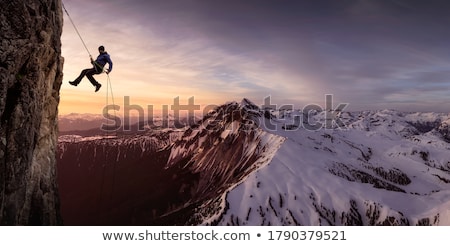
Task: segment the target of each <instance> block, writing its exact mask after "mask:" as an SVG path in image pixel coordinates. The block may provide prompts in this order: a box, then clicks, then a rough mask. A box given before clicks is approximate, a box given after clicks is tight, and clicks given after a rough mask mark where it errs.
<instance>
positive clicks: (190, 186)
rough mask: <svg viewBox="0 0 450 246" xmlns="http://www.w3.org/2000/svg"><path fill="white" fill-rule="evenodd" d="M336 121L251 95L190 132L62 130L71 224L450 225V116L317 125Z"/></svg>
mask: <svg viewBox="0 0 450 246" xmlns="http://www.w3.org/2000/svg"><path fill="white" fill-rule="evenodd" d="M329 113H330V112H328V113H327V112H325V111H317V112H312V113H311V112H310V113H309V114H308V115H306V114H305V112H301V111H299V110H269V109H261V108H260V107H258V106H256V105H255V104H253V103H252V102H250V101H249V100H247V99H244V100H243V101H242V102H241V103H237V102H231V103H227V104H224V105H222V106H220V107H218V108H217V109H216V110H214V111H212V112H210V113H209V114H208V115H206V116H204V117H203V118H202V119H200V120H198V121H196V123H195V124H192V125H190V126H186V127H185V128H182V129H175V128H162V127H160V128H159V127H153V128H146V130H145V131H133V132H132V133H128V134H124V133H123V132H115V133H105V132H99V131H98V132H95V131H92V130H90V131H79V134H74V132H68V133H67V134H61V136H60V137H59V144H58V155H57V157H58V181H59V189H60V196H61V211H62V215H63V219H64V223H65V224H67V225H450V155H449V154H448V153H450V152H449V151H450V128H449V126H450V114H442V113H404V112H398V111H394V110H381V111H362V112H339V114H332V115H333V116H334V117H339V120H340V121H341V122H342V123H343V124H344V125H345V127H344V128H343V127H339V126H338V125H332V127H321V128H317V129H315V130H308V129H306V128H307V127H306V128H305V124H309V123H311V122H313V123H317V124H324V122H326V120H327V119H328V118H327V117H328V116H329V115H330V114H329ZM69 118H70V117H68V118H66V117H62V118H60V122H62V121H64V122H65V123H64V124H74V122H81V121H78V119H76V117H74V118H72V119H69ZM305 118H307V122H305ZM84 120H86V121H90V122H95V121H96V120H97V119H96V118H95V117H93V119H89V120H88V117H84ZM64 124H63V125H61V123H60V129H61V128H62V129H72V128H69V127H66V126H65V125H64ZM75 124H78V123H75ZM80 124H82V123H80ZM85 125H86V126H87V125H88V124H87V123H85ZM72 126H73V125H72ZM79 130H83V129H81V128H80V129H79ZM85 130H86V129H85Z"/></svg>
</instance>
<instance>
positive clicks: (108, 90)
mask: <svg viewBox="0 0 450 246" xmlns="http://www.w3.org/2000/svg"><path fill="white" fill-rule="evenodd" d="M106 76H107V83H106V107H109V104H108V99H109V92H111V99H112V105H113V106H114V105H115V103H114V94H113V89H112V84H111V79H110V77H109V74H106ZM107 112H109V110H107ZM114 118H116V110H114ZM107 134H108V133H107ZM112 175H113V177H112V184H111V198H110V199H111V202H112V199H113V194H114V186H115V182H116V162H113V172H112Z"/></svg>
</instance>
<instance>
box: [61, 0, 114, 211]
mask: <svg viewBox="0 0 450 246" xmlns="http://www.w3.org/2000/svg"><path fill="white" fill-rule="evenodd" d="M61 3H62V7H63V9H64V11H65V12H66V14H67V16H68V17H69V20H70V22H71V23H72V26H73V28H74V29H75V31H76V33H77V35H78V37H79V38H80V40H81V43H83V46H84V48H85V49H86V51H87V53H88V54H89V57H90V58H91V60H92V55H91V52H89V49H88V47H87V46H86V43H85V42H84V40H83V37H82V36H81V34H80V32H79V31H78V28H77V27H76V25H75V22H74V21H73V20H72V18H71V17H70V14H69V12H68V11H67V9H66V7H65V6H64V2H63V1H61ZM96 65H97V64H96V63H95V61H94V66H96ZM103 72H104V70H103V71H102V73H103ZM106 76H107V86H106V107H107V112H108V109H109V108H108V107H109V94H110V93H111V98H112V105H115V103H114V94H113V90H112V85H111V79H110V77H109V74H108V73H106ZM114 117H116V111H115V110H114ZM106 135H107V137H108V130H106ZM107 157H108V155H107V152H105V162H106V164H107V162H108V158H107ZM106 164H105V166H103V173H102V180H101V187H100V196H99V201H98V206H99V209H100V205H101V200H102V197H103V186H104V181H105V180H104V179H105V172H106V171H105V169H106V168H105V167H106ZM115 172H116V165H115V162H114V165H113V177H112V187H111V198H110V199H111V200H112V198H113V197H112V196H113V190H114V183H115V176H116V174H115Z"/></svg>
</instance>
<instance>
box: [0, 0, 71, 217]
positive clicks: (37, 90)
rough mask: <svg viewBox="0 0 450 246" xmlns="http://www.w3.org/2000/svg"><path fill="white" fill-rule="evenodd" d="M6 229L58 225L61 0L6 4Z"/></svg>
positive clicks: (0, 65) (2, 35) (1, 25)
mask: <svg viewBox="0 0 450 246" xmlns="http://www.w3.org/2000/svg"><path fill="white" fill-rule="evenodd" d="M1 6H2V7H1V10H0V40H1V41H0V115H1V119H0V140H1V141H0V225H57V224H61V219H60V216H59V199H58V189H57V185H56V161H55V149H56V145H57V115H58V103H59V89H60V86H61V81H62V67H63V58H62V57H61V39H60V37H61V33H62V25H63V12H62V9H61V1H60V0H39V1H37V0H26V1H6V0H1Z"/></svg>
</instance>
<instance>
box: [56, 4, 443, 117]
mask: <svg viewBox="0 0 450 246" xmlns="http://www.w3.org/2000/svg"><path fill="white" fill-rule="evenodd" d="M443 4H444V5H445V4H446V3H443ZM66 7H67V8H69V7H70V9H69V11H71V12H70V14H71V16H72V18H73V19H74V21H75V22H76V24H77V26H78V27H79V30H80V33H81V34H82V36H83V38H84V40H85V42H86V44H87V46H88V47H89V49H91V50H93V51H94V52H95V53H93V55H94V56H95V55H96V48H97V46H98V45H100V44H102V45H105V47H106V49H107V51H108V52H109V53H110V54H111V56H112V58H113V61H114V71H113V73H112V74H111V78H113V80H114V88H115V90H116V91H117V93H116V94H117V95H118V97H119V98H120V97H123V95H131V96H134V97H135V98H136V99H139V100H145V98H148V100H159V101H161V100H164V98H166V99H172V98H173V97H176V96H180V97H182V98H183V97H184V98H188V97H190V96H196V97H197V98H198V99H199V100H202V103H216V104H220V103H221V102H224V101H229V100H240V99H241V98H242V97H248V98H250V99H253V100H254V101H261V102H262V100H263V98H264V97H266V96H267V95H272V97H273V99H274V100H277V101H278V102H279V103H280V104H283V103H284V102H295V103H296V104H306V103H317V102H322V101H323V97H324V94H328V93H332V94H334V95H335V98H336V99H337V100H340V101H345V102H350V103H351V106H355V107H354V108H355V109H364V108H371V107H372V108H375V107H388V108H395V107H397V106H398V107H399V108H402V109H405V108H407V107H406V106H405V103H403V102H406V101H408V102H409V101H411V100H412V101H414V100H415V99H414V98H416V99H417V103H410V104H409V105H411V109H413V108H412V107H417V108H421V109H426V108H428V109H429V110H435V109H440V110H444V108H443V107H444V106H443V105H448V104H446V103H445V102H446V100H447V101H448V99H446V98H445V97H444V96H443V95H444V94H445V93H443V92H448V89H446V88H450V87H448V86H449V81H448V80H447V79H446V78H448V75H450V74H449V71H448V69H447V67H449V65H450V49H449V48H448V44H447V41H446V40H449V39H450V32H449V31H448V30H447V27H446V24H445V23H449V21H450V19H449V17H448V15H447V14H446V12H445V11H444V10H443V9H445V8H443V7H442V6H440V5H437V4H423V3H421V2H417V1H400V0H396V1H376V2H374V1H364V0H345V1H325V0H319V1H283V4H280V2H279V1H267V0H264V1H252V0H250V1H216V0H211V1H196V0H190V1H156V0H155V1H119V0H111V1H102V0H98V1H96V2H91V1H84V0H81V1H77V2H76V4H75V2H71V3H70V4H66ZM62 39H63V55H64V56H65V58H66V59H65V66H64V67H65V69H64V76H65V79H70V78H73V77H75V76H77V75H78V73H79V71H80V70H81V69H82V68H84V67H85V66H89V63H88V58H87V54H86V51H85V50H84V47H83V45H82V44H81V41H80V40H79V38H78V37H77V34H76V33H75V32H74V30H73V28H72V26H71V24H70V22H68V20H67V18H66V19H65V23H64V32H63V37H62ZM100 78H101V77H100ZM86 83H87V82H86ZM83 86H84V85H83ZM89 86H90V85H89V84H88V83H87V85H86V86H85V87H82V88H79V87H78V88H73V87H70V86H68V85H67V84H64V85H63V90H67V93H74V95H75V93H78V92H79V90H86V91H88V90H89V91H90V90H91V88H90V87H89ZM75 91H76V92H75ZM417 92H420V100H419V97H417V96H416V94H417ZM63 100H64V99H63ZM443 102H444V103H443ZM417 105H421V106H420V107H418V106H417Z"/></svg>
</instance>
